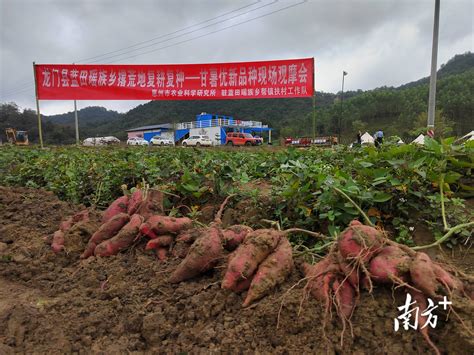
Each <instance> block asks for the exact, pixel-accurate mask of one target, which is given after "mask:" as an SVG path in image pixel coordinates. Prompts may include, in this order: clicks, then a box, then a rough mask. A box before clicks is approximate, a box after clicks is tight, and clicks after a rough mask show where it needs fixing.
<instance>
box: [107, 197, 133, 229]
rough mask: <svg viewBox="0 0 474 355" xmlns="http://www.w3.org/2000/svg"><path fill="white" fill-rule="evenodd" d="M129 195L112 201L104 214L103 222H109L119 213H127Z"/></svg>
mask: <svg viewBox="0 0 474 355" xmlns="http://www.w3.org/2000/svg"><path fill="white" fill-rule="evenodd" d="M127 207H128V196H122V197H119V198H118V199H116V200H115V201H114V202H112V203H111V204H110V206H109V208H107V209H106V210H105V212H104V214H103V215H102V223H105V222H107V221H108V220H109V219H111V218H112V217H113V216H115V215H117V214H119V213H127Z"/></svg>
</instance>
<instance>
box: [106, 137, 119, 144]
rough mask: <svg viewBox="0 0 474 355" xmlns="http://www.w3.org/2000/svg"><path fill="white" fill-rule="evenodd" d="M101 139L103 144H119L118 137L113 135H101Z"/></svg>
mask: <svg viewBox="0 0 474 355" xmlns="http://www.w3.org/2000/svg"><path fill="white" fill-rule="evenodd" d="M103 140H104V141H105V144H119V143H120V139H118V138H117V137H114V136H107V137H103Z"/></svg>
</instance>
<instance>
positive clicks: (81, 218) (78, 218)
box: [72, 208, 89, 224]
mask: <svg viewBox="0 0 474 355" xmlns="http://www.w3.org/2000/svg"><path fill="white" fill-rule="evenodd" d="M87 221H89V210H88V209H87V208H86V209H84V210H82V211H80V212H77V213H76V214H75V215H74V216H72V222H73V224H75V223H77V222H87Z"/></svg>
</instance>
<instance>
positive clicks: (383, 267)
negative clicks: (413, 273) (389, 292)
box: [369, 245, 411, 283]
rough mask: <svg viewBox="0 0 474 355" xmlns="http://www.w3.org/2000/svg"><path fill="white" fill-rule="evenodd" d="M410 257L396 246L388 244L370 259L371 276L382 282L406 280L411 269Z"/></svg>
mask: <svg viewBox="0 0 474 355" xmlns="http://www.w3.org/2000/svg"><path fill="white" fill-rule="evenodd" d="M410 262H411V259H410V257H409V256H408V255H407V254H406V253H405V252H404V251H403V250H401V249H400V248H398V247H396V246H392V245H390V246H386V247H384V248H382V249H381V250H380V252H379V253H378V254H377V255H376V256H375V257H374V258H373V259H372V260H371V261H370V266H369V271H370V276H371V278H372V279H373V280H374V281H376V282H380V283H394V282H395V280H399V281H406V279H407V277H406V276H407V275H406V274H407V272H408V271H409V270H410Z"/></svg>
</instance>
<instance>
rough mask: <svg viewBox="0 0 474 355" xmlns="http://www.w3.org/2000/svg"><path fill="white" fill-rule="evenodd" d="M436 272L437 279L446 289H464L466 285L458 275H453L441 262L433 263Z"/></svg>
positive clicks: (448, 290) (449, 290)
mask: <svg viewBox="0 0 474 355" xmlns="http://www.w3.org/2000/svg"><path fill="white" fill-rule="evenodd" d="M433 269H434V273H435V275H436V279H437V280H438V282H439V283H441V285H442V286H443V287H444V288H445V289H446V291H447V292H448V293H449V292H452V291H459V292H463V291H464V285H463V283H462V282H461V280H459V279H458V278H457V277H456V276H454V275H451V273H449V272H448V271H446V270H445V269H443V267H442V266H441V265H439V264H436V263H433Z"/></svg>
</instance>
